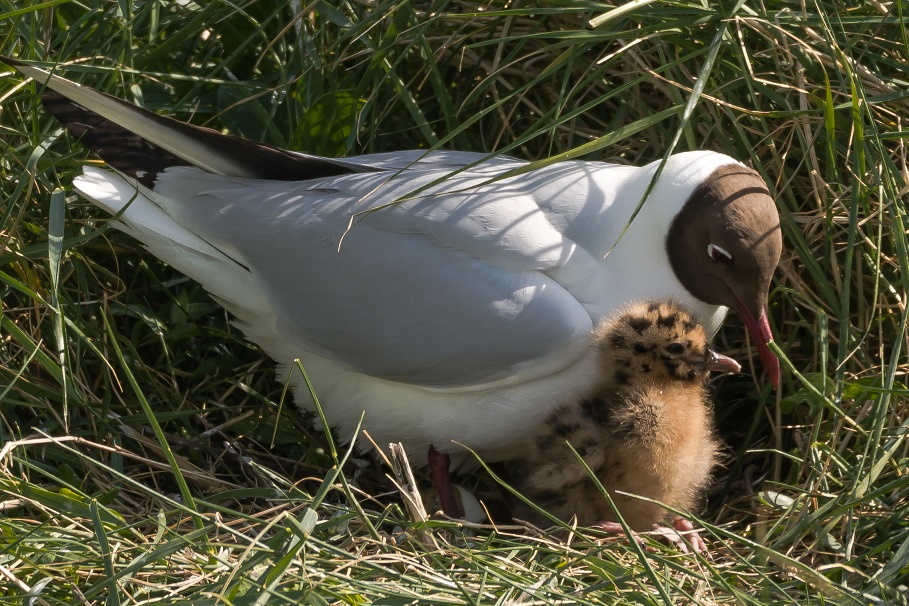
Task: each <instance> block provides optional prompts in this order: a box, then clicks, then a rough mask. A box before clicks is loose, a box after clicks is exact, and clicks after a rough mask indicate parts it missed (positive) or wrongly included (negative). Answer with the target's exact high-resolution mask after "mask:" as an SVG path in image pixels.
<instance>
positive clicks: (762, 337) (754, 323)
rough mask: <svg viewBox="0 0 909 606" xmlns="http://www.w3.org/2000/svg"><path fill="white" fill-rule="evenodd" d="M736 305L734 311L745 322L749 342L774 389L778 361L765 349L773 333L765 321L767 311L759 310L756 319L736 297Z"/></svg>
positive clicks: (778, 380)
mask: <svg viewBox="0 0 909 606" xmlns="http://www.w3.org/2000/svg"><path fill="white" fill-rule="evenodd" d="M736 303H738V305H737V306H736V311H737V312H738V314H739V316H741V318H742V320H744V321H745V328H747V329H748V334H749V335H750V336H751V340H752V341H754V343H755V345H757V350H758V355H759V356H760V358H761V364H762V365H763V366H764V370H766V371H767V376H768V378H769V379H770V384H771V385H772V386H773V388H774V389H776V388H777V387H778V386H779V383H780V361H779V360H777V359H776V356H775V355H773V352H772V351H770V348H769V347H767V344H768V343H770V342H772V341H773V333H771V332H770V322H768V321H767V311H766V310H764V309H761V311H760V313H759V315H758V317H757V318H755V317H754V314H753V313H752V312H751V310H749V309H748V308H746V307H745V306H744V305H743V304H742V302H741V301H740V300H739V299H738V297H736Z"/></svg>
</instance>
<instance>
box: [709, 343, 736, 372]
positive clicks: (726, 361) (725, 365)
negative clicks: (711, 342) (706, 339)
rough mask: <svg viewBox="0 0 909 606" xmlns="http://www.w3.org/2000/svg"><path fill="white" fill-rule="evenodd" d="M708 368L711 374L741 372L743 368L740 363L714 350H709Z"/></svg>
mask: <svg viewBox="0 0 909 606" xmlns="http://www.w3.org/2000/svg"><path fill="white" fill-rule="evenodd" d="M706 368H707V370H709V371H710V372H739V371H740V370H742V367H741V366H740V365H739V363H738V362H736V361H735V360H733V359H732V358H730V357H729V356H724V355H723V354H720V353H717V352H715V351H713V350H712V349H708V350H707V365H706Z"/></svg>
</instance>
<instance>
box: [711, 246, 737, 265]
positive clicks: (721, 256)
mask: <svg viewBox="0 0 909 606" xmlns="http://www.w3.org/2000/svg"><path fill="white" fill-rule="evenodd" d="M707 256H709V257H710V258H711V259H713V260H714V261H716V262H717V263H722V264H723V265H730V264H731V263H732V255H731V254H730V253H729V251H728V250H726V249H725V248H723V247H722V246H717V245H716V244H708V245H707Z"/></svg>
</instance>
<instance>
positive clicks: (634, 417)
mask: <svg viewBox="0 0 909 606" xmlns="http://www.w3.org/2000/svg"><path fill="white" fill-rule="evenodd" d="M592 345H593V347H595V348H596V349H597V355H598V364H599V370H600V372H601V380H600V382H599V384H598V385H597V386H596V387H595V388H594V389H593V391H591V392H590V393H588V394H586V395H585V396H583V397H581V398H578V399H576V400H573V401H571V402H567V403H564V404H561V405H559V406H558V407H556V408H555V409H554V410H553V411H552V412H551V413H550V415H549V416H548V418H547V423H546V429H544V430H543V431H541V432H540V433H539V434H538V435H537V436H536V439H535V440H534V441H533V444H532V446H531V452H530V455H529V457H528V459H527V462H526V470H527V473H526V477H525V481H524V482H523V489H524V491H525V493H526V494H528V496H531V498H533V499H534V500H535V501H536V502H537V503H538V504H540V505H542V506H544V507H545V508H546V509H547V510H548V511H549V512H550V513H553V514H555V515H558V516H559V517H562V518H565V519H567V518H569V517H571V516H573V515H576V516H577V517H578V521H579V522H580V523H581V524H583V525H591V524H596V523H599V522H614V521H616V517H615V515H614V514H613V511H612V509H611V508H610V507H609V504H608V503H607V502H606V500H605V499H604V498H603V496H602V494H600V492H599V489H598V488H597V487H596V486H595V484H594V483H593V481H592V480H591V479H590V478H589V477H588V475H587V472H586V471H585V470H584V468H583V467H582V466H581V464H580V463H579V462H578V461H577V458H576V457H575V455H574V453H572V452H571V449H570V448H569V447H568V445H567V444H566V442H567V443H570V444H571V445H572V446H573V447H574V448H575V450H576V451H577V453H578V454H579V455H580V456H581V457H583V459H584V460H585V462H586V463H587V465H588V466H589V467H590V468H591V470H592V471H593V473H594V474H595V475H596V477H597V478H598V479H599V481H600V482H601V483H602V484H603V486H604V488H606V490H607V491H608V492H609V494H610V496H611V497H612V499H613V501H614V503H615V504H616V506H617V507H618V509H619V511H620V512H621V514H622V517H623V518H624V519H625V521H626V522H627V523H628V524H629V525H630V526H631V528H632V529H635V530H649V529H650V528H651V526H652V525H653V524H657V523H660V522H663V521H666V520H667V519H668V518H669V517H670V516H669V512H667V510H666V509H665V508H664V507H663V506H661V505H658V504H657V503H650V502H648V501H643V500H641V499H636V498H633V497H629V496H624V495H621V494H618V492H617V491H621V492H628V493H632V494H635V495H640V496H644V497H648V498H650V499H654V500H656V501H660V502H663V503H666V504H668V505H671V506H673V507H676V508H679V509H690V508H692V507H693V506H694V505H695V504H696V502H697V498H698V496H699V494H700V493H701V491H702V490H703V489H704V488H705V486H706V485H707V483H708V481H709V479H710V473H711V470H712V468H713V466H714V464H715V463H716V460H717V452H718V449H719V442H718V441H717V439H716V437H715V434H714V428H713V415H712V408H711V405H710V398H709V395H708V392H707V389H706V380H707V377H708V375H709V371H710V370H711V369H713V370H735V369H736V366H737V365H736V364H735V362H734V361H732V360H731V359H729V358H725V357H724V356H717V354H715V353H714V352H712V351H711V350H710V348H709V343H708V339H707V336H706V333H705V332H704V329H703V328H702V327H701V326H700V325H699V324H698V323H697V321H696V320H695V318H694V317H693V316H692V315H691V314H690V313H689V312H687V311H686V310H685V309H683V308H682V307H680V306H679V305H678V304H677V303H674V302H671V301H659V302H646V303H639V304H635V305H632V306H630V307H628V308H626V309H625V310H624V311H622V312H620V313H619V314H618V315H617V316H614V317H613V318H611V319H609V320H606V321H604V322H602V323H601V324H600V325H599V326H598V327H597V329H596V330H595V332H594V335H593V339H592Z"/></svg>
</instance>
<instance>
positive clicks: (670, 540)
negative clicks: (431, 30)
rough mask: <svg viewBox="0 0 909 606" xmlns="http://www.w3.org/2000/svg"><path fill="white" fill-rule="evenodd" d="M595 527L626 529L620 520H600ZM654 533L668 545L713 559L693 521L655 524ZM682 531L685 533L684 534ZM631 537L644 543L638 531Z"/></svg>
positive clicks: (608, 530)
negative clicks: (670, 525)
mask: <svg viewBox="0 0 909 606" xmlns="http://www.w3.org/2000/svg"><path fill="white" fill-rule="evenodd" d="M593 528H596V529H597V530H602V531H603V532H606V533H609V534H615V535H624V534H625V529H624V528H622V525H621V524H619V523H618V522H599V523H598V524H594V525H593ZM653 533H654V534H653V536H654V538H656V539H657V540H658V541H660V542H662V543H664V544H666V545H675V546H676V548H678V550H679V551H681V552H682V553H690V552H691V551H694V553H697V554H700V555H702V556H704V557H705V558H707V559H708V560H711V561H712V560H713V557H712V556H711V555H710V550H709V549H708V548H707V543H706V542H705V541H704V539H703V538H701V535H699V534H698V532H697V530H695V528H694V526H693V525H692V524H691V522H689V521H688V520H686V519H684V518H676V519H675V520H673V522H672V527H669V526H665V525H663V524H654V525H653ZM682 533H684V536H683V535H682ZM631 537H632V538H633V539H634V540H635V541H637V542H638V544H640V545H643V544H644V541H643V539H641V537H640V535H638V534H637V533H636V532H634V531H631ZM686 539H687V540H686Z"/></svg>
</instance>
